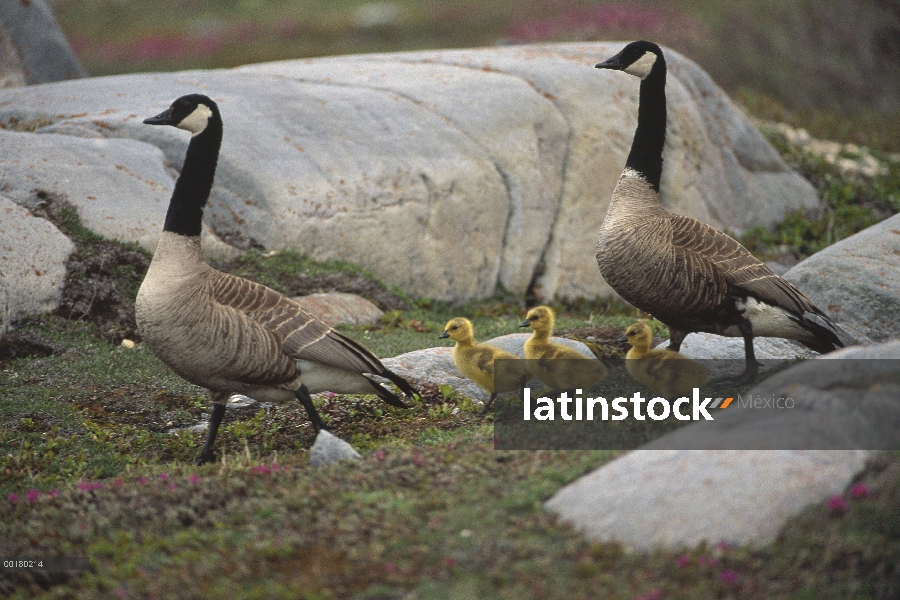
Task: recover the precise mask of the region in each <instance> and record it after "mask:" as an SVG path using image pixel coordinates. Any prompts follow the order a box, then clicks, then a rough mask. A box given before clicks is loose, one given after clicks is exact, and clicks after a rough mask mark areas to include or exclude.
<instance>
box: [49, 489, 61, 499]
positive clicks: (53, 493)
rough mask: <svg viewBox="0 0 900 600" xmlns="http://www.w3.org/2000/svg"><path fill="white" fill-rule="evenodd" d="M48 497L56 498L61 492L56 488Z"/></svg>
mask: <svg viewBox="0 0 900 600" xmlns="http://www.w3.org/2000/svg"><path fill="white" fill-rule="evenodd" d="M47 495H48V496H50V497H51V498H55V497H57V496H59V490H58V489H56V488H53V489H52V490H50V491H49V492H47Z"/></svg>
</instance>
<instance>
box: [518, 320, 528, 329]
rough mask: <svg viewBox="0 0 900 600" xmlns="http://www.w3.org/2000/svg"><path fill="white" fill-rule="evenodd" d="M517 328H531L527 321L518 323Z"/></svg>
mask: <svg viewBox="0 0 900 600" xmlns="http://www.w3.org/2000/svg"><path fill="white" fill-rule="evenodd" d="M519 327H531V322H530V321H529V320H528V319H525V320H524V321H522V322H521V323H519Z"/></svg>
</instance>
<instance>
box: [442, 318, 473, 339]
mask: <svg viewBox="0 0 900 600" xmlns="http://www.w3.org/2000/svg"><path fill="white" fill-rule="evenodd" d="M438 337H439V338H441V339H446V338H450V339H451V340H453V341H454V342H469V341H474V340H475V330H474V329H473V328H472V322H471V321H470V320H468V319H464V318H463V317H456V318H455V319H450V320H449V321H447V325H446V327H444V331H443V333H441V335H439V336H438Z"/></svg>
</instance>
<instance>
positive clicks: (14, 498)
mask: <svg viewBox="0 0 900 600" xmlns="http://www.w3.org/2000/svg"><path fill="white" fill-rule="evenodd" d="M18 501H19V497H18V496H16V495H15V494H10V495H9V503H10V504H15V503H16V502H18Z"/></svg>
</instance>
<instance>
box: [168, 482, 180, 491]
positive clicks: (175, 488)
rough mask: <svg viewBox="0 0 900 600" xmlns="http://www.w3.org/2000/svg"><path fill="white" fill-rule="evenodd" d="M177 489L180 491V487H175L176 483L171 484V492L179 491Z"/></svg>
mask: <svg viewBox="0 0 900 600" xmlns="http://www.w3.org/2000/svg"><path fill="white" fill-rule="evenodd" d="M177 489H178V486H177V485H175V484H174V483H170V484H169V490H171V491H173V492H174V491H175V490H177Z"/></svg>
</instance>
